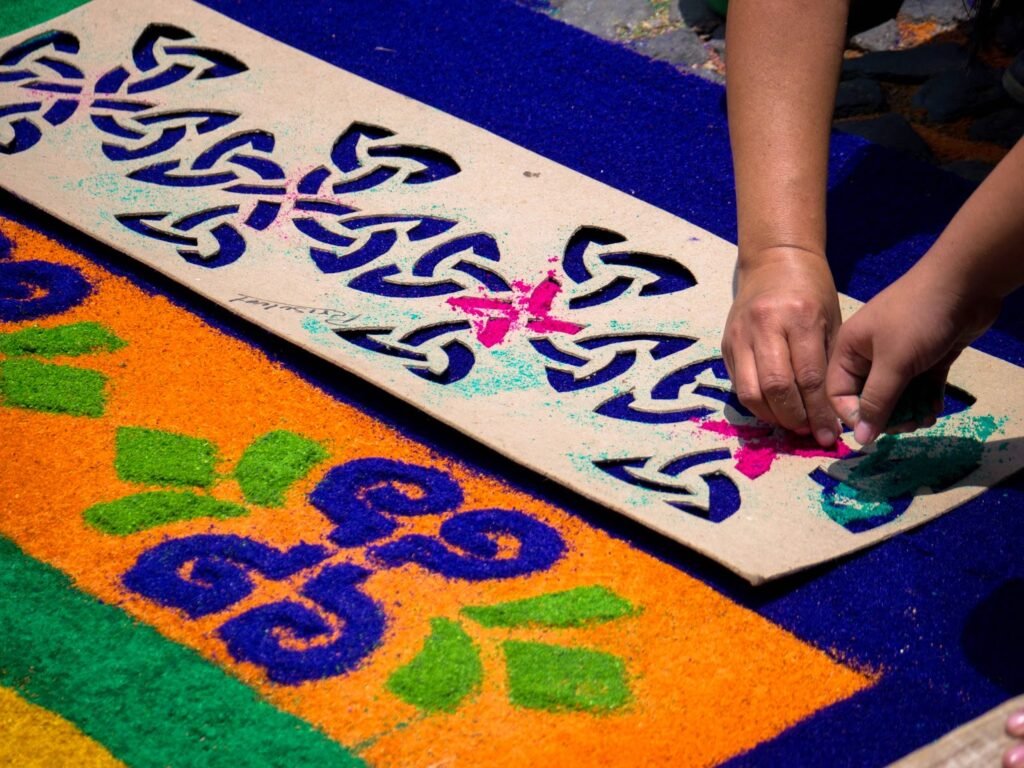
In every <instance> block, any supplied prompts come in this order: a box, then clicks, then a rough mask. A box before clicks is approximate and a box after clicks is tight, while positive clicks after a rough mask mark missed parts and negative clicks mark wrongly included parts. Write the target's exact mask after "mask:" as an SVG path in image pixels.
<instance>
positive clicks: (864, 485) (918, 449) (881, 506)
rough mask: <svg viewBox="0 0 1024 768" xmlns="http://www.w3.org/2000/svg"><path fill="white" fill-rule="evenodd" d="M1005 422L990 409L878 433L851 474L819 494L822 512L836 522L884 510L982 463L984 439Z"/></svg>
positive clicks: (937, 487)
mask: <svg viewBox="0 0 1024 768" xmlns="http://www.w3.org/2000/svg"><path fill="white" fill-rule="evenodd" d="M1005 423H1006V419H1005V418H999V419H997V418H995V417H994V416H991V415H986V416H968V417H966V418H961V419H956V420H953V419H949V420H946V419H944V420H943V421H942V422H940V423H939V424H937V425H936V426H935V427H932V428H931V429H929V430H924V431H921V432H918V433H916V434H912V435H903V436H900V435H887V436H885V437H882V438H881V439H880V440H879V441H878V444H877V446H876V448H875V451H874V453H871V454H870V455H868V456H867V457H866V458H864V459H862V460H860V461H858V462H857V463H856V464H855V465H854V466H853V467H852V468H851V469H850V474H849V477H847V478H846V480H845V481H844V482H842V483H840V484H839V485H838V486H837V487H836V488H835V490H834V492H833V493H831V494H826V495H823V496H822V506H823V508H824V511H825V513H826V514H827V515H828V516H829V517H830V518H832V519H833V520H835V521H836V522H837V523H839V524H840V525H847V524H848V523H852V522H854V521H857V520H869V519H871V518H875V517H880V516H883V515H888V514H890V513H891V512H892V505H891V504H890V501H891V500H892V499H896V498H899V497H901V496H907V495H909V494H912V493H915V492H917V491H919V490H921V489H923V488H927V489H930V490H933V491H934V490H941V489H944V488H948V487H949V486H951V485H954V484H955V483H957V482H959V481H960V480H962V479H963V478H964V477H966V476H967V475H969V474H970V473H971V472H973V471H974V470H975V469H977V468H978V466H980V464H981V459H982V454H983V452H984V449H985V441H986V440H988V439H989V438H990V437H991V436H992V435H994V434H996V433H997V432H998V431H999V430H1000V429H1001V428H1002V427H1003V425H1004V424H1005Z"/></svg>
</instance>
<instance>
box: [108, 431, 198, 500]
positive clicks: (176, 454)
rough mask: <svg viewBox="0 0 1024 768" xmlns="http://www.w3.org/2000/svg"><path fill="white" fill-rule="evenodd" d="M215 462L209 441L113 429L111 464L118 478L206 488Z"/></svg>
mask: <svg viewBox="0 0 1024 768" xmlns="http://www.w3.org/2000/svg"><path fill="white" fill-rule="evenodd" d="M216 465H217V449H216V447H215V446H214V445H213V443H211V442H210V441H209V440H203V439H201V438H198V437H189V436H188V435H179V434H175V433H173V432H164V431H162V430H159V429H144V428H142V427H120V428H119V429H118V430H117V457H116V458H115V460H114V467H115V468H116V469H117V476H118V477H120V478H121V479H122V480H127V481H128V482H133V483H146V484H148V485H183V486H197V487H200V488H208V487H210V486H211V485H212V484H213V481H214V479H215V478H216V473H215V469H216Z"/></svg>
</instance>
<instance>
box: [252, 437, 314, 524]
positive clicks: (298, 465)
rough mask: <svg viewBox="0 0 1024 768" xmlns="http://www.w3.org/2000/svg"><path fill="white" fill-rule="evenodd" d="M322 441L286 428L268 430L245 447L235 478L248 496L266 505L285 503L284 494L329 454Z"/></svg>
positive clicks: (274, 505)
mask: <svg viewBox="0 0 1024 768" xmlns="http://www.w3.org/2000/svg"><path fill="white" fill-rule="evenodd" d="M328 455H329V454H328V453H327V451H326V450H325V449H324V447H323V446H322V445H320V444H319V443H317V442H315V441H313V440H310V439H309V438H308V437H303V436H302V435H298V434H296V433H294V432H289V431H287V430H278V431H276V432H268V433H267V434H265V435H263V436H262V437H258V438H256V440H254V441H253V442H252V444H251V445H250V446H249V447H248V448H246V449H245V453H244V454H242V458H241V459H240V460H239V462H238V466H237V467H236V468H235V479H236V480H238V484H239V485H240V486H241V487H242V493H243V494H244V495H245V500H246V501H248V502H249V503H250V504H259V505H260V506H263V507H281V506H284V495H285V493H286V492H287V490H288V489H289V488H290V487H291V486H292V484H293V483H296V482H298V481H299V480H301V479H302V478H304V477H305V476H306V474H307V473H308V472H309V470H311V469H312V468H313V467H314V466H315V465H316V464H319V463H320V462H321V461H323V460H324V459H326V458H327V457H328Z"/></svg>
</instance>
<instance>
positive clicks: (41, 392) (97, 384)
mask: <svg viewBox="0 0 1024 768" xmlns="http://www.w3.org/2000/svg"><path fill="white" fill-rule="evenodd" d="M106 383H107V377H106V376H104V375H103V374H102V373H100V372H99V371H93V370H89V369H86V368H72V367H71V366H68V365H54V364H52V363H40V362H39V361H38V360H26V359H22V358H12V359H10V360H3V361H0V399H2V402H3V404H4V405H7V406H14V407H16V408H28V409H30V410H33V411H49V412H51V413H66V414H70V415H72V416H92V417H96V416H102V415H103V409H104V408H105V407H106V403H107V398H106V393H105V391H104V389H105V387H106Z"/></svg>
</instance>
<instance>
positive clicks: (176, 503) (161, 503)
mask: <svg viewBox="0 0 1024 768" xmlns="http://www.w3.org/2000/svg"><path fill="white" fill-rule="evenodd" d="M247 514H249V510H247V509H246V508H245V507H243V506H241V505H240V504H233V503H231V502H230V501H221V500H220V499H215V498H213V497H212V496H200V495H199V494H196V493H192V492H191V491H146V492H144V493H136V494H133V495H131V496H125V497H124V498H123V499H118V500H117V501H108V502H103V503H101V504H94V505H93V506H91V507H89V508H88V509H87V510H85V522H86V523H88V524H89V525H91V526H92V527H93V528H96V529H97V530H100V531H103V533H110V534H113V535H115V536H127V535H128V534H131V533H138V532H139V531H145V530H147V529H149V528H155V527H156V526H158V525H166V524H167V523H176V522H178V521H180V520H195V519H196V518H199V517H213V518H217V519H225V518H229V517H241V516H243V515H247Z"/></svg>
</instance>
